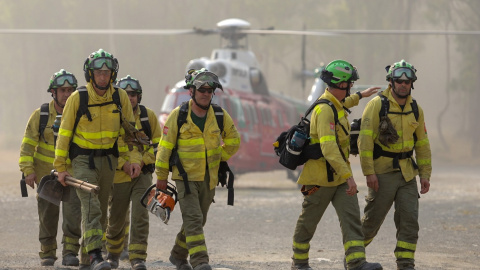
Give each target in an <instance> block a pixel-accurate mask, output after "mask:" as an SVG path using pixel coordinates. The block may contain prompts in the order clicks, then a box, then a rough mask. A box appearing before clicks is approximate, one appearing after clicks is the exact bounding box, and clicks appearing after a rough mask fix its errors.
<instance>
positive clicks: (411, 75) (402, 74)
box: [385, 59, 417, 82]
mask: <svg viewBox="0 0 480 270" xmlns="http://www.w3.org/2000/svg"><path fill="white" fill-rule="evenodd" d="M385 70H387V76H386V79H387V81H391V80H392V79H405V80H412V82H415V81H416V80H417V75H416V74H415V73H416V72H417V70H416V69H415V67H413V65H412V64H410V63H408V62H407V61H405V60H403V59H402V61H400V62H396V63H393V65H388V66H386V67H385Z"/></svg>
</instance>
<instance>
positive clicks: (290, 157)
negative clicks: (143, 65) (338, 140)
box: [274, 99, 348, 182]
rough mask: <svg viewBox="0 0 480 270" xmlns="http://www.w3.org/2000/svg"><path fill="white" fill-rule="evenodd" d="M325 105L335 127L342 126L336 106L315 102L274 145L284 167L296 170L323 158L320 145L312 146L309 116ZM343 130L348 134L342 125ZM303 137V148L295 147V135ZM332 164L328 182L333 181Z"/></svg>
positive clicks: (319, 101)
mask: <svg viewBox="0 0 480 270" xmlns="http://www.w3.org/2000/svg"><path fill="white" fill-rule="evenodd" d="M321 103H325V104H328V105H329V106H330V107H331V108H332V110H333V115H334V119H335V125H337V124H340V123H339V121H338V113H337V109H336V108H335V105H333V103H332V102H331V101H329V100H327V99H319V100H317V101H315V102H314V103H313V104H312V105H311V106H310V107H309V108H308V110H307V111H306V112H305V116H303V117H302V118H301V120H300V122H299V123H298V124H297V125H293V126H292V127H291V128H290V129H289V130H287V131H284V132H282V133H281V134H280V136H278V138H277V141H276V142H275V143H274V151H275V153H276V154H277V156H279V157H280V159H279V162H280V164H282V165H283V166H284V167H286V168H288V169H290V170H295V169H296V168H297V167H298V166H300V165H303V164H305V162H307V160H309V159H319V158H321V157H323V153H322V151H321V149H320V145H319V144H318V143H315V144H310V138H309V136H310V120H308V119H307V116H308V115H309V114H310V113H311V111H312V110H313V109H314V108H315V106H317V105H318V104H321ZM340 126H341V127H342V129H343V130H344V131H345V134H348V132H347V130H346V129H345V127H344V126H343V125H341V124H340ZM296 132H297V135H300V136H302V137H305V138H306V139H305V141H304V143H303V145H302V146H299V145H295V139H294V140H293V142H292V139H293V138H294V137H295V133H296ZM330 167H331V166H330V164H329V163H328V162H327V174H328V181H329V182H331V181H333V171H332V170H331V169H330Z"/></svg>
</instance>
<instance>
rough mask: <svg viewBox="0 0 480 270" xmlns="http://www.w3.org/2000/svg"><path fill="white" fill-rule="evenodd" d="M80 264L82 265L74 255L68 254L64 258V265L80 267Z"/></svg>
mask: <svg viewBox="0 0 480 270" xmlns="http://www.w3.org/2000/svg"><path fill="white" fill-rule="evenodd" d="M79 263H80V262H79V260H78V258H77V256H75V255H74V254H72V253H68V254H67V255H65V256H63V259H62V265H65V266H78V264H79Z"/></svg>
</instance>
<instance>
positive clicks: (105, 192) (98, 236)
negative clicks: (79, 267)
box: [72, 155, 118, 265]
mask: <svg viewBox="0 0 480 270" xmlns="http://www.w3.org/2000/svg"><path fill="white" fill-rule="evenodd" d="M88 159H89V157H88V156H86V155H79V156H77V157H76V158H74V159H73V160H72V167H73V176H74V177H75V178H77V179H80V180H83V181H87V182H89V183H90V184H94V185H98V186H99V187H100V191H99V193H98V195H95V194H92V193H90V192H87V191H84V190H81V189H77V195H78V198H79V199H80V202H81V205H82V208H81V209H82V233H83V237H82V241H81V248H82V254H81V256H80V263H81V264H87V265H88V264H90V260H89V259H88V256H87V253H88V252H90V251H92V250H95V249H102V238H103V232H104V231H105V230H106V227H107V222H106V220H107V209H108V198H109V196H110V193H111V191H112V186H113V177H114V176H115V168H116V167H117V162H118V160H117V158H116V157H114V156H113V155H108V156H101V157H94V163H95V169H90V168H89V165H88V164H89V160H88Z"/></svg>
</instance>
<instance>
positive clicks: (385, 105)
mask: <svg viewBox="0 0 480 270" xmlns="http://www.w3.org/2000/svg"><path fill="white" fill-rule="evenodd" d="M382 92H383V91H382ZM382 92H380V93H378V94H377V95H378V96H379V97H380V100H381V102H382V107H381V108H380V111H379V112H378V115H379V116H380V117H382V116H387V114H388V110H389V109H390V102H389V101H388V98H387V97H386V96H384V95H382Z"/></svg>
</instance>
